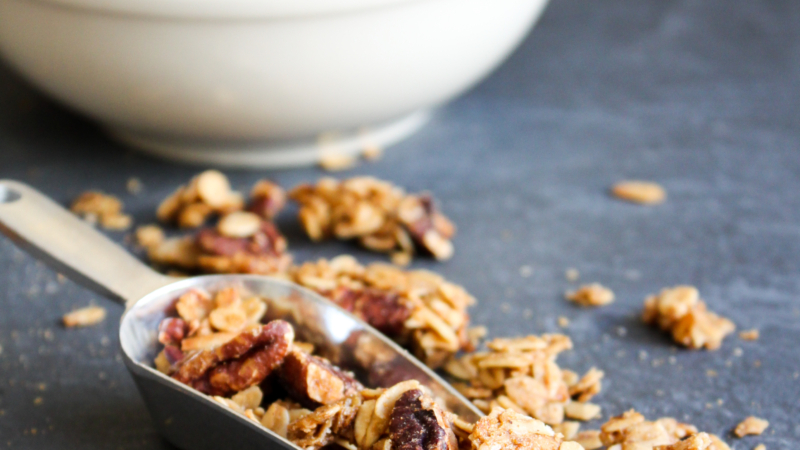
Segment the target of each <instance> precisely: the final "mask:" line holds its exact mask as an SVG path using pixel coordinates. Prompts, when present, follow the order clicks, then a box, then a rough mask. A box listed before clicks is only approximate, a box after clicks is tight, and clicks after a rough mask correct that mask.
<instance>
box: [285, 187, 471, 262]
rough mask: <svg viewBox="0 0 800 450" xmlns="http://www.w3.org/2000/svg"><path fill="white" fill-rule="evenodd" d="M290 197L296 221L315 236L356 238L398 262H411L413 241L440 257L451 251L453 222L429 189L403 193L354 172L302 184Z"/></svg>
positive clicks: (401, 190) (321, 238)
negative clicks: (296, 210)
mask: <svg viewBox="0 0 800 450" xmlns="http://www.w3.org/2000/svg"><path fill="white" fill-rule="evenodd" d="M289 197H290V198H291V199H292V200H294V201H296V202H297V203H299V204H300V212H299V219H300V222H301V223H302V225H303V228H304V229H305V231H306V233H307V234H308V236H309V237H310V238H311V239H312V240H314V241H321V240H324V239H327V238H331V237H335V238H337V239H357V240H358V242H359V243H360V244H361V245H362V246H364V247H365V248H367V249H370V250H374V251H378V252H386V253H392V254H393V258H394V260H395V261H397V262H401V263H407V262H408V261H410V259H411V256H412V255H413V253H414V250H415V244H416V246H417V247H420V248H422V249H424V250H426V251H428V252H430V253H431V254H432V255H433V256H434V257H435V258H436V259H439V260H446V259H450V257H451V256H453V244H452V243H451V242H450V238H452V237H453V235H454V234H455V226H454V225H453V224H452V223H451V222H450V220H448V219H447V217H445V216H444V215H443V214H442V213H440V212H439V211H438V209H437V208H436V205H435V204H434V202H433V199H432V198H431V196H430V195H429V194H406V193H405V192H404V191H403V189H401V188H399V187H397V186H394V185H392V184H391V183H388V182H386V181H381V180H378V179H376V178H372V177H355V178H350V179H347V180H344V181H339V180H336V179H333V178H323V179H321V180H319V181H318V182H317V184H314V185H312V184H302V185H300V186H297V187H296V188H294V189H292V190H291V191H290V192H289Z"/></svg>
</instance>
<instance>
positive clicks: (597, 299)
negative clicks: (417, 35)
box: [564, 283, 614, 306]
mask: <svg viewBox="0 0 800 450" xmlns="http://www.w3.org/2000/svg"><path fill="white" fill-rule="evenodd" d="M564 297H565V298H566V299H567V300H570V301H572V302H575V303H577V304H579V305H581V306H603V305H607V304H609V303H611V302H613V301H614V292H613V291H611V289H609V288H607V287H605V286H603V285H601V284H599V283H592V284H586V285H583V286H581V287H580V288H579V289H578V290H577V291H572V292H567V293H566V294H564Z"/></svg>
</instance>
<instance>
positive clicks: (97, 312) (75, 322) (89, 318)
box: [62, 306, 106, 328]
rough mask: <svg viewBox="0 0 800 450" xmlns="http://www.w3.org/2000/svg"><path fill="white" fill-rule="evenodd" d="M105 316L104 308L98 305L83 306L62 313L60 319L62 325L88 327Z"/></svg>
mask: <svg viewBox="0 0 800 450" xmlns="http://www.w3.org/2000/svg"><path fill="white" fill-rule="evenodd" d="M105 318H106V310H105V308H101V307H99V306H87V307H85V308H81V309H76V310H75V311H72V312H70V313H67V314H65V315H64V317H63V318H62V320H63V321H64V326H66V327H69V328H72V327H88V326H91V325H95V324H97V323H100V322H102V321H103V319H105Z"/></svg>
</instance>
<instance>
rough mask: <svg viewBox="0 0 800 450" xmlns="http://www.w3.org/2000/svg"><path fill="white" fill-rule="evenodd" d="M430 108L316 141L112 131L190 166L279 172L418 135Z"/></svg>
mask: <svg viewBox="0 0 800 450" xmlns="http://www.w3.org/2000/svg"><path fill="white" fill-rule="evenodd" d="M430 117H431V114H430V112H429V111H427V110H422V111H415V112H413V113H411V114H409V115H407V116H404V117H402V118H400V119H395V120H392V121H390V122H384V123H381V124H377V125H374V126H370V127H364V128H362V129H360V130H358V131H347V132H331V133H325V134H322V135H320V136H319V137H317V138H316V139H306V140H299V141H289V142H269V141H267V142H248V143H245V144H238V143H230V142H219V143H216V142H212V143H209V142H207V141H202V142H198V141H187V140H175V139H164V138H160V137H154V136H152V135H147V134H142V133H138V132H136V131H131V130H126V129H122V128H111V129H110V130H109V132H110V134H111V135H112V136H113V137H114V138H115V139H117V140H119V141H121V142H123V143H125V144H128V145H130V146H131V147H133V148H134V149H137V150H140V151H143V152H145V153H148V154H151V155H154V156H158V157H161V158H166V159H170V160H173V161H179V162H184V163H190V164H199V165H212V166H219V167H231V168H240V169H279V168H288V167H299V166H308V165H312V164H316V163H318V162H319V161H320V158H321V157H322V156H323V155H328V154H335V155H337V156H338V155H343V156H358V155H360V154H361V153H362V152H363V151H364V149H366V148H368V147H371V146H373V147H378V148H385V147H387V146H389V145H392V144H394V143H397V142H399V141H401V140H403V139H405V138H407V137H408V136H410V135H412V134H414V132H416V131H417V130H419V129H420V127H422V126H423V125H425V123H427V122H428V120H429V119H430Z"/></svg>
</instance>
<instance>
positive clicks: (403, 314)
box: [291, 255, 475, 368]
mask: <svg viewBox="0 0 800 450" xmlns="http://www.w3.org/2000/svg"><path fill="white" fill-rule="evenodd" d="M291 278H292V280H293V281H295V282H296V283H298V284H300V285H301V286H305V287H307V288H309V289H312V290H314V291H316V292H318V293H319V294H321V295H323V296H324V297H326V298H328V299H330V300H331V301H333V302H335V303H336V304H338V305H339V306H341V307H342V308H344V309H346V310H348V311H351V312H353V313H354V314H356V315H357V316H359V317H360V318H361V319H363V320H364V321H366V322H367V323H369V324H370V325H372V326H373V327H375V328H377V329H378V330H379V331H381V332H382V333H384V334H386V335H387V336H389V337H391V338H392V339H394V340H396V341H398V342H399V343H400V344H401V345H404V346H406V347H409V348H410V349H411V350H412V351H413V352H414V354H415V355H416V356H417V357H419V358H420V359H421V360H423V361H424V362H425V363H426V364H427V365H428V366H430V367H434V368H436V367H439V366H441V365H442V364H443V363H444V362H445V361H446V360H447V359H448V358H450V357H451V356H452V355H454V354H455V353H456V352H458V351H460V350H471V349H472V343H471V342H470V339H469V336H468V333H467V326H468V324H469V314H468V313H467V308H468V307H469V306H470V305H472V304H474V303H475V300H474V298H473V297H472V296H471V295H469V293H467V291H466V290H464V288H462V287H461V286H458V285H455V284H453V283H450V282H448V281H446V280H445V279H444V278H442V277H441V276H439V275H436V274H434V273H432V272H427V271H422V270H414V271H406V270H402V269H400V268H398V267H395V266H392V265H389V264H380V263H376V264H370V265H368V266H362V265H361V264H359V263H358V262H357V261H356V260H355V258H353V257H351V256H346V255H343V256H339V257H336V258H334V259H331V260H325V259H320V260H318V261H317V262H307V263H305V264H302V265H300V266H298V267H296V268H294V269H293V270H292V272H291Z"/></svg>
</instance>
